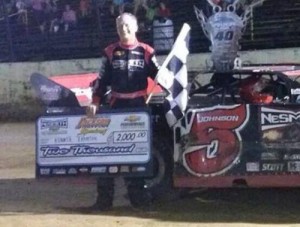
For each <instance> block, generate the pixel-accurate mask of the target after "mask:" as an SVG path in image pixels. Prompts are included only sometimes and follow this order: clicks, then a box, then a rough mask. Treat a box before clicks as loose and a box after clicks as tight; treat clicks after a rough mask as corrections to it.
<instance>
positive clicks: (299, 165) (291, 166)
mask: <svg viewBox="0 0 300 227" xmlns="http://www.w3.org/2000/svg"><path fill="white" fill-rule="evenodd" d="M287 169H288V171H289V172H300V162H288V164H287Z"/></svg>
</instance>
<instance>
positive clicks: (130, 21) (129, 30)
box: [117, 15, 137, 41]
mask: <svg viewBox="0 0 300 227" xmlns="http://www.w3.org/2000/svg"><path fill="white" fill-rule="evenodd" d="M117 31H118V34H119V37H120V40H121V41H135V39H136V35H135V33H136V32H137V22H136V20H135V19H134V18H132V17H131V16H128V15H123V16H121V17H120V18H118V19H117Z"/></svg>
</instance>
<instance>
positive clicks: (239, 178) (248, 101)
mask: <svg viewBox="0 0 300 227" xmlns="http://www.w3.org/2000/svg"><path fill="white" fill-rule="evenodd" d="M299 69H300V66H299V65H295V64H286V65H279V64H278V65H267V64H266V65H249V66H243V67H241V68H240V69H234V70H232V71H227V72H222V73H218V72H203V73H202V72H201V73H199V74H198V75H197V76H195V77H193V78H191V80H190V81H191V83H190V86H189V87H190V93H189V102H188V108H187V110H186V112H185V115H184V117H183V118H182V119H181V120H179V121H178V122H177V123H176V124H175V126H174V127H172V128H169V126H168V125H167V122H166V120H165V115H164V110H163V101H164V98H165V97H166V93H165V92H163V90H162V89H160V88H158V90H157V92H156V95H155V102H150V105H149V107H150V108H149V109H128V110H126V111H122V112H118V111H115V110H114V111H112V110H109V109H107V108H105V106H103V107H102V108H100V111H99V113H98V114H97V117H96V119H88V118H87V117H86V116H85V112H84V108H83V106H80V105H78V103H77V104H76V106H72V105H68V108H65V107H64V104H63V103H61V102H56V103H59V105H58V104H53V105H49V103H50V104H51V103H53V102H48V106H50V107H48V108H47V111H45V114H43V115H42V116H41V117H40V118H39V119H38V120H37V127H36V128H37V145H36V155H37V159H36V160H37V161H36V176H37V178H39V179H40V178H44V179H45V178H48V179H49V178H51V177H59V178H62V177H70V176H72V177H75V178H76V177H78V178H80V177H93V176H107V177H116V176H120V175H121V176H126V177H139V178H144V179H145V181H146V185H145V190H147V193H149V192H151V193H152V198H154V199H156V198H161V197H164V196H166V195H167V194H168V193H169V190H173V189H174V188H175V189H186V188H203V187H206V188H209V187H234V186H249V187H296V186H300V137H299V135H300V125H299V123H298V122H299V120H298V118H300V104H299V102H300V80H299V76H300V71H299ZM81 76H83V77H82V78H84V75H81ZM57 78H58V77H55V78H54V79H53V80H51V78H50V80H49V81H51V85H49V84H48V85H49V86H48V87H47V86H46V88H45V84H44V85H42V86H41V84H42V83H43V81H39V82H38V83H36V84H35V86H33V87H35V88H38V89H37V92H38V93H39V94H40V95H39V97H42V96H43V95H41V94H42V93H43V91H42V89H39V88H41V87H43V89H44V91H46V93H47V94H48V95H47V96H46V97H47V98H50V99H51V98H52V99H53V98H57V99H58V100H61V98H62V97H61V96H59V95H53V94H52V95H49V91H50V90H51V91H52V92H54V93H55V92H57V91H58V90H60V94H67V93H68V92H61V91H62V90H64V89H66V87H68V85H66V83H64V85H65V86H66V87H63V86H62V84H63V83H62V82H61V81H59V79H57ZM65 78H68V77H65ZM49 81H48V82H49ZM55 81H56V82H55ZM33 82H34V81H33ZM59 83H60V84H59ZM33 84H34V83H33ZM60 86H62V88H59V87H60ZM50 88H52V89H50ZM53 88H54V89H53ZM70 89H71V90H72V89H74V88H71V87H70ZM67 90H68V89H67ZM77 90H78V89H77ZM69 91H70V90H69ZM44 93H45V92H44ZM69 93H70V92H69ZM69 93H68V94H69ZM71 93H72V92H71ZM74 94H75V93H73V95H74ZM76 95H78V94H76ZM67 96H68V95H67ZM68 100H70V99H68ZM68 103H70V102H68ZM55 106H58V107H55ZM143 190H144V189H134V188H133V189H132V190H131V191H130V192H129V196H130V197H131V199H134V198H135V201H136V203H143V199H141V198H144V197H143V196H144V191H143Z"/></svg>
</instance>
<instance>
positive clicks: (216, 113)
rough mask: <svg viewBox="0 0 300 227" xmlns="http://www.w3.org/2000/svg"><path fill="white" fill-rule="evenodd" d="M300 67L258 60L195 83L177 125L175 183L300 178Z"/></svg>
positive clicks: (279, 182) (270, 183)
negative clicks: (255, 62) (205, 82)
mask: <svg viewBox="0 0 300 227" xmlns="http://www.w3.org/2000/svg"><path fill="white" fill-rule="evenodd" d="M299 72H300V71H299V66H297V65H252V66H247V67H242V68H241V69H238V70H233V71H231V72H226V73H214V74H213V75H212V77H211V80H210V82H209V83H207V84H205V85H203V86H200V87H199V85H198V87H197V86H192V87H194V90H192V91H191V93H190V94H191V95H190V102H189V108H188V110H187V112H186V114H185V117H184V118H183V119H182V120H181V121H180V122H178V123H177V125H176V126H175V127H174V138H175V139H174V164H175V167H174V173H173V180H174V186H175V187H188V188H189V187H194V188H197V187H233V186H236V185H242V186H249V187H277V186H299V185H300V175H299V174H300V159H299V158H300V156H299V155H300V148H299V145H300V143H299V142H300V140H299V139H300V138H299V132H300V131H299V129H300V127H299V123H298V122H299V120H298V118H299V116H300V115H299V114H300V112H299V111H300V105H299V101H300V100H299V98H300V96H299V95H300V93H299V91H300V90H299V88H300V84H299V75H300V74H299ZM210 75H211V74H210ZM201 76H205V75H199V77H201ZM206 76H207V75H206ZM197 80H198V81H199V78H197ZM197 80H196V81H197ZM197 83H198V82H196V84H197ZM198 84H199V83H198ZM195 87H197V88H195Z"/></svg>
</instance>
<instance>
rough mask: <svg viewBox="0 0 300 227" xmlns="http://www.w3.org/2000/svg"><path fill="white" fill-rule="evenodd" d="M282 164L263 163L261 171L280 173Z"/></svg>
mask: <svg viewBox="0 0 300 227" xmlns="http://www.w3.org/2000/svg"><path fill="white" fill-rule="evenodd" d="M283 168H284V163H263V164H262V168H261V171H265V172H282V171H283Z"/></svg>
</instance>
